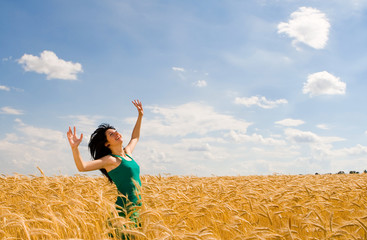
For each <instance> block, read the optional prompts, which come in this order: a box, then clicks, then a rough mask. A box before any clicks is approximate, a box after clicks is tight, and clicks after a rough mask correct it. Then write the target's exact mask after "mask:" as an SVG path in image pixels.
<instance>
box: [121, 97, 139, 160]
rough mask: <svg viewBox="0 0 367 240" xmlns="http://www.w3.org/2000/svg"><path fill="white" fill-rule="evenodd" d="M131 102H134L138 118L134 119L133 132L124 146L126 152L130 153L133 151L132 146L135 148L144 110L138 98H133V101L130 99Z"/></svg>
mask: <svg viewBox="0 0 367 240" xmlns="http://www.w3.org/2000/svg"><path fill="white" fill-rule="evenodd" d="M132 103H133V104H134V106H135V107H136V109H137V110H138V113H139V115H138V119H137V120H136V123H135V127H134V130H133V133H132V134H131V140H130V142H129V144H128V145H127V146H126V147H125V151H126V152H127V154H131V153H132V152H133V151H134V148H135V146H136V144H137V143H138V141H139V138H140V128H141V121H142V119H143V115H144V110H143V105H142V103H141V102H140V101H139V100H134V101H132Z"/></svg>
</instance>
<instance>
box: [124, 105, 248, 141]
mask: <svg viewBox="0 0 367 240" xmlns="http://www.w3.org/2000/svg"><path fill="white" fill-rule="evenodd" d="M146 108H147V109H150V110H151V112H152V113H154V114H156V117H155V118H153V119H145V120H144V125H143V128H144V129H145V130H144V131H145V134H149V135H156V136H162V135H163V136H186V135H189V134H198V135H204V134H207V133H209V132H216V131H230V130H236V131H240V132H246V130H247V127H248V126H249V125H250V124H251V123H249V122H246V121H244V120H239V119H236V118H234V117H233V116H231V115H226V114H221V113H217V112H215V111H214V109H213V108H212V107H211V106H208V105H205V104H201V103H194V102H191V103H186V104H183V105H180V106H176V107H151V106H147V107H146ZM128 121H129V122H134V121H135V118H133V119H128Z"/></svg>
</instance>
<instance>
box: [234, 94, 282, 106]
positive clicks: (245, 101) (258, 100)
mask: <svg viewBox="0 0 367 240" xmlns="http://www.w3.org/2000/svg"><path fill="white" fill-rule="evenodd" d="M234 102H235V103H236V104H240V105H245V106H246V107H250V106H252V105H257V106H259V107H261V108H265V109H269V108H275V107H278V105H280V104H286V103H288V101H287V100H286V99H278V100H275V101H271V100H267V99H266V97H259V96H252V97H249V98H247V97H243V98H240V97H236V98H235V101H234Z"/></svg>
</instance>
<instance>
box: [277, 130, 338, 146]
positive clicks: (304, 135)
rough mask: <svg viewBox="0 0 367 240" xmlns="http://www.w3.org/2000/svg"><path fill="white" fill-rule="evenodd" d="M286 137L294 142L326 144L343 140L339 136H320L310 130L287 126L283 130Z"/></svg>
mask: <svg viewBox="0 0 367 240" xmlns="http://www.w3.org/2000/svg"><path fill="white" fill-rule="evenodd" d="M284 133H285V135H286V137H287V138H288V139H289V140H291V141H292V142H295V143H311V144H312V143H318V144H319V143H323V144H328V143H332V142H338V141H344V139H343V138H340V137H321V136H318V135H317V134H315V133H313V132H310V131H301V130H298V129H294V128H287V129H285V131H284Z"/></svg>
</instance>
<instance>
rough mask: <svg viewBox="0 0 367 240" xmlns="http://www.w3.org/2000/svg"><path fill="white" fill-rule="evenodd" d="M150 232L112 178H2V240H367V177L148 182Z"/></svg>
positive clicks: (164, 179) (156, 178)
mask: <svg viewBox="0 0 367 240" xmlns="http://www.w3.org/2000/svg"><path fill="white" fill-rule="evenodd" d="M142 184H143V188H142V198H143V206H142V209H141V210H140V215H141V220H142V227H141V228H140V229H136V228H135V227H134V225H133V224H131V223H130V224H129V222H128V221H127V220H126V219H121V218H119V217H116V212H115V210H114V205H113V204H114V201H115V197H116V189H115V187H114V186H113V185H111V184H109V183H108V182H107V180H106V178H104V177H97V178H95V177H87V176H74V177H62V176H56V177H45V176H41V177H35V176H24V175H13V176H3V177H0V239H71V238H72V239H109V236H108V233H109V232H113V227H111V226H109V225H108V224H107V222H108V219H109V221H110V222H112V224H113V225H117V226H121V225H124V226H126V228H125V230H124V231H125V232H126V233H129V234H131V235H134V236H135V239H231V240H232V239H367V174H342V175H339V174H338V175H292V176H291V175H271V176H237V177H205V178H200V177H194V176H191V177H183V176H165V177H163V176H143V177H142Z"/></svg>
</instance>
